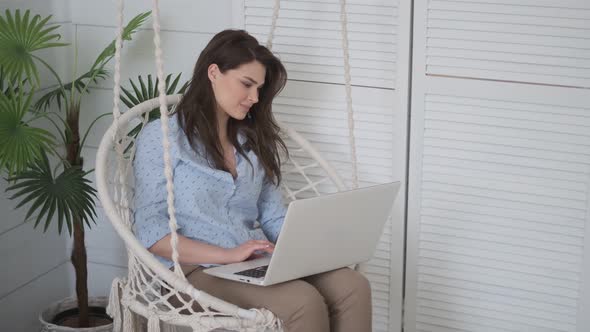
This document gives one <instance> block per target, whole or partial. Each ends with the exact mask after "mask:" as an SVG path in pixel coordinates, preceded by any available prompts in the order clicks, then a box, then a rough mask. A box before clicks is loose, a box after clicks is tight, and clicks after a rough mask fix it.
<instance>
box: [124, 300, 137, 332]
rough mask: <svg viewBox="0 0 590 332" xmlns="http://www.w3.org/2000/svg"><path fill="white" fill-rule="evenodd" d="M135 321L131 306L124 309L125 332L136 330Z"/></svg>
mask: <svg viewBox="0 0 590 332" xmlns="http://www.w3.org/2000/svg"><path fill="white" fill-rule="evenodd" d="M134 323H135V322H134V321H133V312H132V311H131V309H129V307H127V306H125V308H124V309H123V332H135V324H134Z"/></svg>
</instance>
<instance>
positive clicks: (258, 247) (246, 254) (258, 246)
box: [226, 240, 275, 264]
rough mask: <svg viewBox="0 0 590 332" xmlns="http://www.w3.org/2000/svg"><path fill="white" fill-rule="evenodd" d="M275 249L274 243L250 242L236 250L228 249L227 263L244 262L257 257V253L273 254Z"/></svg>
mask: <svg viewBox="0 0 590 332" xmlns="http://www.w3.org/2000/svg"><path fill="white" fill-rule="evenodd" d="M274 249H275V245H274V243H272V242H269V241H265V240H250V241H247V242H244V243H242V244H241V245H239V246H237V247H235V248H231V249H226V257H227V261H228V262H227V263H228V264H229V263H238V262H243V261H245V260H247V259H248V258H250V257H251V256H255V254H256V252H257V251H258V252H260V251H264V252H267V253H269V254H272V253H273V251H274Z"/></svg>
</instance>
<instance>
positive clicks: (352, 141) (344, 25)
mask: <svg viewBox="0 0 590 332" xmlns="http://www.w3.org/2000/svg"><path fill="white" fill-rule="evenodd" d="M340 26H341V32H342V52H343V55H344V87H345V89H346V111H347V112H346V113H347V114H348V143H349V146H350V159H351V160H350V161H351V163H352V187H353V188H358V186H359V179H358V163H357V159H356V138H355V136H354V111H353V109H352V86H351V83H350V82H351V80H352V79H351V76H350V56H349V54H348V18H347V16H346V0H340Z"/></svg>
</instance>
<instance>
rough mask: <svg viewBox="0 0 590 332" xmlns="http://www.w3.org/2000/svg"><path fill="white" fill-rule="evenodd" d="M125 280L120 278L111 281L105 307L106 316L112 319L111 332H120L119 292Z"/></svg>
mask: <svg viewBox="0 0 590 332" xmlns="http://www.w3.org/2000/svg"><path fill="white" fill-rule="evenodd" d="M123 284H125V280H122V279H121V278H118V277H117V278H115V279H113V282H112V283H111V293H110V294H109V303H108V305H107V314H108V315H109V316H111V318H112V319H113V332H121V331H122V330H121V327H122V326H121V323H122V321H121V318H122V317H121V299H120V292H121V291H122V289H123V287H122V286H123Z"/></svg>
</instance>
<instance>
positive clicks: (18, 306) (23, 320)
mask: <svg viewBox="0 0 590 332" xmlns="http://www.w3.org/2000/svg"><path fill="white" fill-rule="evenodd" d="M17 8H20V9H21V10H22V11H21V14H23V13H24V10H26V9H31V11H32V13H33V14H35V13H36V14H40V15H42V16H43V17H45V16H47V15H50V14H52V15H53V18H52V20H51V21H52V22H53V23H57V24H60V25H61V28H60V29H59V30H58V31H59V32H60V33H61V34H62V35H63V36H64V39H65V40H69V39H70V38H69V36H70V29H71V18H70V13H69V1H65V0H53V1H42V2H41V1H0V10H1V11H2V13H3V14H4V11H5V9H17ZM67 54H68V50H67V49H65V48H63V49H59V50H50V51H43V52H42V57H43V58H44V59H46V60H47V61H48V62H49V63H50V64H51V65H53V66H54V68H55V69H56V71H57V72H58V73H60V74H62V75H63V74H64V73H67V66H66V64H67V62H66V61H65V59H66V56H67ZM39 69H40V75H41V82H42V84H41V86H42V88H46V87H49V86H51V85H52V84H53V81H52V77H51V76H50V75H49V74H48V72H47V70H44V69H43V68H39ZM6 187H7V183H6V181H4V180H1V181H0V192H1V193H2V194H0V211H2V216H3V218H2V222H0V264H1V266H2V272H1V273H0V330H2V331H15V332H20V331H22V332H28V331H35V330H36V329H37V328H38V324H37V316H38V314H39V312H41V310H42V309H44V308H45V307H47V305H48V304H50V303H51V302H53V301H56V300H59V299H61V298H63V297H65V296H68V295H69V294H70V281H69V280H68V270H69V269H70V264H69V261H68V253H67V251H66V240H65V239H66V236H65V235H62V236H59V235H58V234H57V231H56V229H55V227H50V229H49V230H48V231H47V233H46V234H43V232H42V226H40V227H39V229H33V227H32V224H31V223H27V224H23V220H24V216H25V212H26V211H25V210H19V211H15V210H14V206H15V205H16V203H17V202H16V201H10V200H8V199H7V197H8V195H7V194H5V192H4V190H5V188H6Z"/></svg>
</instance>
